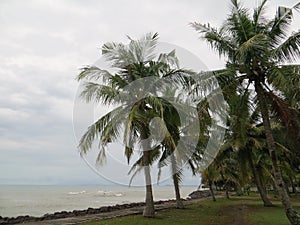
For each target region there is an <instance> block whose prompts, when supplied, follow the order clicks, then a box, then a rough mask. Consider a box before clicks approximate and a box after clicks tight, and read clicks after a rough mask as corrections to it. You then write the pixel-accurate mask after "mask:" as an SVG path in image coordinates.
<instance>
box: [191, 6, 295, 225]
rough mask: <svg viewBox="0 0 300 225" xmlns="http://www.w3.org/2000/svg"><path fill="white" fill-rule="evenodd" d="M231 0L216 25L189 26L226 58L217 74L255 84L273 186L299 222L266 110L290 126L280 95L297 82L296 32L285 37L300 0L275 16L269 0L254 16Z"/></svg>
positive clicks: (292, 219) (249, 85) (292, 218)
mask: <svg viewBox="0 0 300 225" xmlns="http://www.w3.org/2000/svg"><path fill="white" fill-rule="evenodd" d="M231 2H232V11H231V13H230V15H229V16H228V18H227V19H226V21H225V23H224V24H223V25H222V27H221V28H220V29H217V28H213V27H211V26H210V25H209V24H208V25H205V24H200V23H193V24H192V26H193V27H194V28H195V29H196V31H198V32H199V33H200V34H201V35H202V37H203V39H204V40H206V41H207V42H208V43H209V44H210V45H211V47H212V48H213V49H215V50H216V51H217V52H218V53H219V55H224V56H225V57H226V59H227V64H226V69H225V70H222V71H216V74H217V76H222V77H223V79H224V80H225V81H227V82H228V84H232V83H235V84H236V85H237V86H238V87H240V88H242V89H244V90H247V89H249V88H252V87H254V90H255V93H256V97H257V101H258V105H259V108H260V113H261V116H262V120H263V125H264V129H265V134H266V141H267V145H268V150H269V155H270V158H271V160H272V167H273V176H274V180H275V184H276V189H277V190H278V192H279V194H280V197H281V201H282V204H283V206H284V208H285V211H286V215H287V217H288V219H289V221H290V222H291V224H293V225H295V224H297V225H299V224H300V216H299V214H298V213H297V212H296V211H295V210H294V209H293V207H292V204H291V201H290V198H289V196H288V194H287V192H286V189H285V185H284V182H283V178H282V174H281V171H280V167H279V164H278V157H277V153H276V146H275V141H274V137H273V134H272V130H271V123H270V110H269V109H270V107H271V106H273V107H272V108H273V110H274V111H272V113H273V114H274V112H276V115H278V116H280V119H281V120H282V122H284V123H285V125H286V127H287V128H289V127H290V126H291V116H293V113H292V109H291V108H289V107H285V106H286V105H285V104H283V103H284V102H285V99H284V96H285V95H287V94H290V93H288V91H287V89H288V84H289V83H297V84H296V85H297V86H298V87H299V86H300V78H299V77H300V76H299V72H300V67H299V66H295V65H287V63H288V62H292V61H294V60H295V59H296V58H297V57H298V56H299V55H300V45H299V43H300V31H297V32H294V33H292V34H291V35H290V36H288V33H287V29H288V28H289V26H290V24H291V21H292V11H293V10H298V9H299V8H300V3H298V4H296V5H295V6H294V7H292V8H284V7H279V9H278V12H277V14H276V16H275V18H274V19H267V18H265V17H264V15H263V12H264V9H265V5H266V2H267V0H264V1H262V3H261V4H260V5H259V6H258V7H257V8H256V9H255V10H254V13H253V16H250V13H249V10H248V9H246V8H244V7H242V6H241V4H240V3H239V2H238V0H231ZM294 85H295V84H294ZM294 87H295V86H294ZM298 92H299V91H298ZM270 103H272V104H270Z"/></svg>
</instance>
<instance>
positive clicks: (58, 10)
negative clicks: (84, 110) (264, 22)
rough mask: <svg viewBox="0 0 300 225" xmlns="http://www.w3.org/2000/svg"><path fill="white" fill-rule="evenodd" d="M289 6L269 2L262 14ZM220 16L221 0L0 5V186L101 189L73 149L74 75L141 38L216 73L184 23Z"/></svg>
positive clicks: (287, 0) (62, 0)
mask: <svg viewBox="0 0 300 225" xmlns="http://www.w3.org/2000/svg"><path fill="white" fill-rule="evenodd" d="M256 2H257V1H256V0H247V1H245V4H246V5H247V6H250V7H251V8H252V7H253V6H255V4H256ZM296 2H297V1H292V0H270V1H269V4H268V6H269V8H268V14H270V15H274V12H275V9H276V8H277V6H278V5H286V6H292V5H294V4H295V3H296ZM228 9H229V0H228V1H216V0H215V1H212V0H203V1H199V0H197V1H196V0H189V1H176V0H173V1H171V0H165V1H159V0H152V1H145V0H142V1H141V0H131V1H126V2H125V1H121V0H109V1H106V0H103V1H97V0H85V1H83V0H52V1H51V0H41V1H40V0H39V1H38V0H36V1H34V0H26V1H21V0H1V1H0V49H1V50H0V83H1V85H0V184H91V183H95V184H102V183H107V184H109V182H107V181H105V180H104V179H102V178H100V177H99V176H98V175H96V174H95V173H94V172H93V171H92V170H91V169H90V168H89V167H88V166H87V165H86V164H85V163H84V161H83V160H82V159H81V158H80V156H79V154H78V150H77V148H76V146H77V145H78V143H77V139H76V138H75V137H74V134H73V126H72V112H73V103H74V98H75V94H76V91H77V88H78V83H77V82H76V81H75V77H76V75H78V73H79V69H80V68H81V67H83V66H84V65H89V64H92V63H94V62H95V61H96V60H97V59H99V57H101V55H100V48H101V46H102V45H103V44H104V43H105V42H108V41H116V42H126V41H127V39H126V35H129V36H131V37H133V38H138V37H140V36H141V35H143V34H145V33H146V32H158V33H159V35H160V40H161V41H163V42H168V43H171V44H175V45H178V46H181V47H182V48H185V49H187V50H188V51H190V52H192V53H194V54H196V55H197V56H198V57H199V58H200V59H201V60H202V61H203V62H204V64H205V65H206V66H207V67H208V68H209V69H214V68H221V67H223V65H224V63H223V62H222V60H219V59H218V56H217V54H215V53H214V52H212V51H211V50H210V48H209V47H207V46H206V44H204V43H202V42H201V41H200V40H199V39H198V35H197V33H196V32H195V31H194V30H193V29H192V28H191V27H189V25H188V23H189V22H195V21H197V22H203V23H205V22H210V23H211V24H213V25H216V26H218V25H220V24H221V23H222V21H223V19H224V18H226V14H227V13H228ZM296 18H298V22H297V23H298V24H296V23H294V25H293V26H294V28H295V29H299V25H300V24H299V21H300V20H299V17H298V16H297V17H296ZM184 181H185V183H186V184H190V183H197V182H198V181H197V180H196V179H194V178H191V177H189V176H187V177H186V178H185V180H184Z"/></svg>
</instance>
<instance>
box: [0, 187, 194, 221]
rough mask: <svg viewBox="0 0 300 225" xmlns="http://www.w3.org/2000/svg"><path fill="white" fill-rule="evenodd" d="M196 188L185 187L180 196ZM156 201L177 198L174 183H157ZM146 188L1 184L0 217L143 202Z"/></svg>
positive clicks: (154, 189) (34, 214) (39, 214)
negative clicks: (164, 184) (159, 184)
mask: <svg viewBox="0 0 300 225" xmlns="http://www.w3.org/2000/svg"><path fill="white" fill-rule="evenodd" d="M196 189H197V187H196V186H182V187H181V197H182V198H186V197H187V196H188V194H190V193H191V192H192V191H195V190H196ZM153 191H154V200H155V201H158V200H168V199H174V187H173V186H154V187H153ZM144 199H145V188H144V187H126V186H40V185H36V186H29V185H24V186H23V185H13V186H11V185H0V216H2V217H15V216H21V215H30V216H42V215H44V214H47V213H54V212H57V211H72V210H75V209H76V210H80V209H87V208H89V207H92V208H97V207H101V206H109V205H116V204H124V203H131V202H143V201H144Z"/></svg>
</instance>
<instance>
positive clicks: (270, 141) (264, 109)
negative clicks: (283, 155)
mask: <svg viewBox="0 0 300 225" xmlns="http://www.w3.org/2000/svg"><path fill="white" fill-rule="evenodd" d="M255 91H256V93H257V98H258V104H259V107H260V111H261V115H262V119H263V125H264V128H265V133H266V140H267V145H268V149H269V155H270V157H271V160H272V167H273V175H274V181H275V185H276V189H277V191H278V194H279V195H280V198H281V202H282V205H283V206H284V208H285V213H286V216H287V218H288V219H289V221H290V222H291V224H292V225H300V216H299V214H298V213H297V212H296V211H295V210H294V209H293V206H292V203H291V200H290V197H289V195H288V193H287V192H286V189H285V185H284V183H283V178H282V174H281V171H280V168H279V165H278V158H277V154H276V147H275V141H274V137H273V134H272V130H271V124H270V118H269V112H268V106H267V102H266V99H265V94H264V90H263V88H262V86H261V85H260V84H259V83H257V82H255Z"/></svg>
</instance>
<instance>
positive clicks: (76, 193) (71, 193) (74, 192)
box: [68, 191, 86, 195]
mask: <svg viewBox="0 0 300 225" xmlns="http://www.w3.org/2000/svg"><path fill="white" fill-rule="evenodd" d="M84 193H86V191H70V192H69V193H68V194H69V195H79V194H84Z"/></svg>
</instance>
